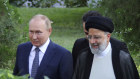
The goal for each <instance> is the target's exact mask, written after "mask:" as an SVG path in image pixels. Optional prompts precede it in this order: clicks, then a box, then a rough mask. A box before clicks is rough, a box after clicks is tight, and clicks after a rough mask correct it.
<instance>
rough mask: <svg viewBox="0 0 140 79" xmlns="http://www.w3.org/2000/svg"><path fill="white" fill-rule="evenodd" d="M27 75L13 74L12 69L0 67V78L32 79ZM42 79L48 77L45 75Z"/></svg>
mask: <svg viewBox="0 0 140 79" xmlns="http://www.w3.org/2000/svg"><path fill="white" fill-rule="evenodd" d="M28 77H29V75H24V76H14V75H13V74H12V71H10V70H7V69H0V79H32V78H28ZM44 79H49V78H48V77H47V76H45V77H44Z"/></svg>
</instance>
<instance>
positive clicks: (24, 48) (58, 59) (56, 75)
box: [13, 41, 73, 79]
mask: <svg viewBox="0 0 140 79" xmlns="http://www.w3.org/2000/svg"><path fill="white" fill-rule="evenodd" d="M31 48H32V44H31V42H27V43H23V44H21V45H19V46H18V48H17V56H16V64H15V68H14V72H13V74H14V75H17V76H22V75H25V74H29V54H30V51H31ZM72 73H73V61H72V55H71V53H70V52H69V51H68V50H66V49H65V48H63V47H61V46H59V45H57V44H55V43H53V42H52V41H50V43H49V46H48V48H47V50H46V52H45V54H44V57H43V59H42V61H41V63H40V66H39V68H38V71H37V75H36V77H35V79H43V77H44V76H48V77H49V78H50V79H71V78H72Z"/></svg>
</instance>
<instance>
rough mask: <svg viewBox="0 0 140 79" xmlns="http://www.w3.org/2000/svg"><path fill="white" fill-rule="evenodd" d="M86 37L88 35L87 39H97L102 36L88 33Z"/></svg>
mask: <svg viewBox="0 0 140 79" xmlns="http://www.w3.org/2000/svg"><path fill="white" fill-rule="evenodd" d="M87 37H88V39H89V40H91V39H96V40H99V39H101V38H102V37H101V36H92V35H88V36H87Z"/></svg>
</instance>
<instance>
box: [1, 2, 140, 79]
mask: <svg viewBox="0 0 140 79" xmlns="http://www.w3.org/2000/svg"><path fill="white" fill-rule="evenodd" d="M139 4H140V1H139V0H127V1H125V0H0V79H25V78H27V77H15V76H13V75H12V71H13V67H14V64H15V57H16V48H17V46H18V45H19V44H21V43H24V42H27V41H29V39H28V22H29V20H30V19H31V18H32V16H34V15H36V14H43V15H46V16H48V17H49V18H50V20H51V21H53V24H52V28H53V32H52V34H51V37H50V39H51V40H52V41H54V42H55V43H57V44H59V45H61V46H63V47H65V48H66V49H68V50H69V51H72V47H73V44H74V42H75V40H76V39H77V38H81V37H84V33H83V29H82V16H83V14H84V13H85V12H88V11H89V10H94V11H98V12H99V13H101V14H102V15H103V16H106V17H109V18H111V19H112V20H113V22H114V25H115V31H114V33H113V35H112V37H114V38H117V39H119V40H121V41H124V42H126V44H127V46H128V48H129V51H130V54H131V55H132V57H133V59H134V61H135V63H136V65H137V69H138V71H139V73H140V5H139Z"/></svg>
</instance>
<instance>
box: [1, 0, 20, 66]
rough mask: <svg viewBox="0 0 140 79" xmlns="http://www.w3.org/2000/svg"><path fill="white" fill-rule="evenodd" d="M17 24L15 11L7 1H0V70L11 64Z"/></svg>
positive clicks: (17, 17)
mask: <svg viewBox="0 0 140 79" xmlns="http://www.w3.org/2000/svg"><path fill="white" fill-rule="evenodd" d="M19 22H20V20H19V15H18V14H16V9H14V7H12V6H10V5H9V3H8V0H0V28H1V29H0V68H7V67H9V66H10V67H11V65H10V64H9V62H13V57H14V56H15V52H14V51H13V50H15V49H14V47H15V45H16V44H15V42H17V41H15V39H17V36H18V35H19V34H18V33H17V31H18V29H17V28H15V27H16V26H17V25H18V24H17V23H19ZM5 66H6V67H5Z"/></svg>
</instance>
